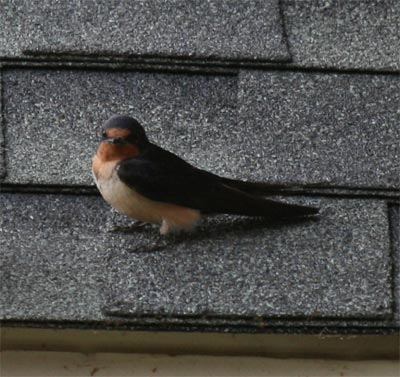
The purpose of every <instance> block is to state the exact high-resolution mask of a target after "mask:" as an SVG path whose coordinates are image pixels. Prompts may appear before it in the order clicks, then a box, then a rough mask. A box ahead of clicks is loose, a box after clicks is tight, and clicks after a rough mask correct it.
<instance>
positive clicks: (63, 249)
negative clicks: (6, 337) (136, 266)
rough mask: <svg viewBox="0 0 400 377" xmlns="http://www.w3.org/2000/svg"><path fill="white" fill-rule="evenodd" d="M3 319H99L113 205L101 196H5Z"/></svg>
mask: <svg viewBox="0 0 400 377" xmlns="http://www.w3.org/2000/svg"><path fill="white" fill-rule="evenodd" d="M0 208H1V209H2V216H1V218H0V249H1V255H0V261H1V274H0V280H1V284H0V286H1V294H0V312H1V313H0V317H1V318H2V319H10V318H16V319H19V320H23V319H35V320H52V319H68V320H74V319H80V320H83V319H87V320H91V319H93V320H94V319H96V318H99V317H100V316H99V313H100V307H101V305H102V295H101V292H102V290H101V287H102V282H103V281H104V265H105V263H106V262H105V255H106V249H105V248H104V246H103V238H104V237H103V232H102V230H101V229H102V226H103V223H106V221H107V214H108V208H107V207H106V205H105V204H104V202H103V201H102V200H101V199H100V198H98V197H94V196H92V197H79V196H63V195H31V194H1V195H0Z"/></svg>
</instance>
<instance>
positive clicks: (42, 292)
mask: <svg viewBox="0 0 400 377" xmlns="http://www.w3.org/2000/svg"><path fill="white" fill-rule="evenodd" d="M0 201H1V202H0V204H1V207H2V208H3V209H4V213H5V214H6V216H2V218H1V225H0V232H1V237H0V242H1V245H0V246H1V250H2V253H1V260H2V273H1V274H0V276H1V287H2V294H1V295H0V297H1V300H2V302H1V305H0V307H1V308H2V313H1V316H2V318H3V319H19V320H22V319H30V320H44V319H47V320H62V319H64V320H102V319H103V320H104V318H105V315H106V314H107V313H108V314H112V313H114V314H118V315H120V314H125V315H128V314H131V315H136V316H138V315H139V316H140V315H141V314H147V315H150V316H158V315H160V316H165V315H167V316H169V317H171V316H172V317H175V316H177V315H194V316H200V317H201V316H204V315H205V316H207V315H208V316H222V317H226V318H227V323H228V324H229V316H239V317H241V316H250V317H253V316H266V317H271V316H295V317H308V316H310V317H313V318H321V317H322V318H323V317H337V318H342V317H343V318H359V319H362V318H364V319H369V318H382V319H385V318H388V316H390V314H391V313H392V291H391V278H390V272H391V265H390V245H389V237H388V231H389V230H388V219H387V216H386V214H387V207H386V204H385V202H384V201H368V200H345V199H343V200H326V199H323V200H322V199H308V202H310V201H311V202H312V203H313V204H321V206H322V214H321V219H320V220H319V221H318V222H312V221H311V222H305V223H300V224H287V223H286V224H274V225H271V224H270V225H268V224H265V223H264V224H263V223H262V222H261V221H259V220H254V219H247V218H240V217H236V218H235V217H232V216H230V217H229V216H220V217H216V218H210V219H208V220H205V221H204V222H203V224H202V225H201V227H200V228H199V229H198V230H197V231H196V232H195V233H194V234H192V235H190V236H187V237H181V238H178V240H179V243H178V244H177V245H176V246H173V247H169V248H167V249H165V250H164V251H159V252H155V253H146V252H140V251H139V252H137V253H132V252H131V250H132V249H133V248H135V247H139V250H142V249H141V246H143V245H146V243H148V242H151V241H152V240H154V237H155V236H156V233H157V230H156V229H145V230H144V231H142V232H139V233H133V234H125V233H109V230H110V229H111V227H112V226H113V225H114V224H116V223H119V221H120V220H119V219H120V218H119V216H117V217H115V215H113V214H112V212H111V211H109V209H108V207H107V206H106V205H105V203H104V202H103V201H102V199H100V198H99V197H85V196H75V195H33V194H16V193H14V194H2V195H1V196H0ZM292 201H293V199H292ZM143 247H145V246H143ZM102 310H103V312H102ZM233 321H234V319H233Z"/></svg>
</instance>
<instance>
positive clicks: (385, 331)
mask: <svg viewBox="0 0 400 377" xmlns="http://www.w3.org/2000/svg"><path fill="white" fill-rule="evenodd" d="M0 324H1V325H2V326H3V327H10V328H13V327H14V328H15V327H17V328H50V329H51V328H55V329H103V330H131V331H134V330H143V331H163V332H170V331H181V332H195V331H198V332H214V333H215V332H223V333H226V332H230V333H244V334H260V333H265V334H316V335H321V336H323V335H330V334H332V335H335V334H338V335H342V334H346V335H352V334H354V335H359V334H377V335H390V334H398V331H399V328H398V327H396V326H392V327H379V326H372V327H365V328H362V327H357V326H343V327H341V326H335V327H327V326H316V327H311V326H310V327H309V326H305V325H298V326H290V327H286V326H276V327H265V328H259V327H254V326H243V325H241V326H227V325H224V326H211V325H205V326H201V325H187V324H182V325H177V324H166V323H160V324H151V325H146V324H138V323H123V322H115V323H114V324H112V323H111V322H110V321H104V322H87V321H79V322H78V321H46V320H43V321H25V320H1V321H0Z"/></svg>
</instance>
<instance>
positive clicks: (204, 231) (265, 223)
mask: <svg viewBox="0 0 400 377" xmlns="http://www.w3.org/2000/svg"><path fill="white" fill-rule="evenodd" d="M318 219H319V218H318V217H317V216H312V217H303V218H297V219H286V220H279V221H278V220H274V221H271V220H266V219H264V218H249V217H233V216H229V215H225V216H223V217H222V218H221V217H219V216H218V217H217V216H209V217H206V218H204V219H203V221H202V223H201V224H199V226H198V227H197V228H195V229H194V230H192V231H191V232H178V233H172V234H168V235H166V236H163V237H162V238H160V236H159V234H158V229H156V228H154V227H143V228H140V229H138V230H134V231H131V232H129V233H130V234H133V233H136V232H140V234H141V235H142V237H141V238H144V239H146V241H145V244H143V245H138V246H137V247H135V249H132V250H130V251H131V252H155V251H162V250H166V249H171V248H175V247H177V246H178V245H180V244H183V243H194V242H201V241H204V240H213V239H221V236H222V237H223V239H229V238H232V235H235V236H240V235H248V234H249V232H254V231H255V230H260V229H270V230H276V229H284V228H290V227H293V226H297V225H300V224H307V223H310V224H311V223H315V222H317V221H318ZM132 232H133V233H132ZM123 233H127V232H125V231H123ZM157 238H159V240H160V242H158V241H156V242H152V241H151V239H153V240H154V239H157Z"/></svg>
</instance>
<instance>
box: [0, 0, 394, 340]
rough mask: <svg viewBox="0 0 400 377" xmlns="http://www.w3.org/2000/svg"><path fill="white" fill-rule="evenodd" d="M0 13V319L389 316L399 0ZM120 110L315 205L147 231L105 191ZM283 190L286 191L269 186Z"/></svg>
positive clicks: (252, 324) (365, 324)
mask: <svg viewBox="0 0 400 377" xmlns="http://www.w3.org/2000/svg"><path fill="white" fill-rule="evenodd" d="M2 10H3V11H2V12H0V24H1V25H2V27H1V28H0V96H1V98H0V114H1V117H0V179H1V181H0V188H1V190H0V191H1V192H0V209H1V213H0V248H1V250H2V252H1V253H0V260H1V264H0V266H1V267H0V271H1V272H0V284H1V295H0V303H1V305H0V318H1V320H2V321H3V322H4V323H8V324H13V325H15V326H23V325H24V324H35V325H36V326H50V325H53V326H54V325H56V326H59V327H65V326H71V324H73V326H85V327H91V326H96V327H106V328H107V327H109V326H112V327H114V328H117V327H119V326H123V327H125V328H126V327H129V328H140V329H151V330H159V329H184V330H190V331H196V330H204V329H210V330H213V331H252V332H265V331H269V332H299V331H300V332H315V331H317V332H319V331H322V330H323V331H324V332H332V333H346V332H349V331H351V332H358V333H365V332H371V331H373V332H377V331H378V332H381V333H385V332H390V331H394V330H395V331H398V329H399V326H400V322H399V319H400V297H399V291H400V286H399V281H400V271H399V268H398V265H399V259H400V245H399V232H400V228H399V226H400V225H399V201H400V180H399V177H400V175H399V171H400V165H399V161H400V131H399V130H400V112H399V104H400V94H399V93H400V75H399V70H400V58H399V56H400V55H399V53H398V51H399V49H400V22H399V21H400V7H399V6H398V3H397V2H396V1H395V0H393V1H391V0H390V1H385V2H382V1H378V0H373V1H369V2H358V1H357V2H356V1H347V2H343V1H326V2H315V1H311V0H310V1H308V0H306V1H304V0H281V1H278V0H268V1H259V0H246V1H214V0H210V1H208V0H207V1H197V0H196V1H190V2H189V1H187V2H182V1H176V0H168V1H158V0H151V1H150V0H145V1H137V2H129V1H122V2H118V3H116V2H108V1H98V2H96V3H94V2H80V1H72V2H60V1H57V2H54V1H47V0H46V1H41V2H37V1H26V0H6V1H3V3H2ZM113 114H129V115H131V116H133V117H135V118H137V119H138V120H140V121H141V122H142V123H143V125H144V127H145V129H146V131H147V133H148V135H149V138H150V139H151V140H152V141H153V142H155V143H156V144H158V145H161V146H162V147H164V148H166V149H168V150H170V151H172V152H174V153H177V154H178V155H180V156H182V157H183V158H184V159H186V160H187V161H189V162H190V163H192V164H194V165H195V166H198V167H200V168H203V169H206V170H209V171H212V172H214V173H217V174H220V175H223V176H226V177H237V178H241V179H247V180H260V181H266V182H270V183H272V184H279V185H281V186H283V189H280V190H275V191H274V192H271V196H272V197H276V198H277V199H279V200H283V201H288V202H293V203H303V204H304V203H305V204H310V205H314V206H319V207H320V208H321V214H320V216H319V217H318V219H315V220H309V221H302V222H293V221H292V222H275V223H271V222H270V223H267V222H265V221H262V220H260V219H249V218H245V217H235V216H227V215H222V216H213V217H207V218H205V219H203V220H202V222H201V223H200V225H199V227H198V228H197V229H196V230H195V231H194V232H192V233H189V234H186V235H177V236H175V237H171V238H169V239H167V241H166V243H167V245H166V247H165V248H164V249H162V250H159V251H153V252H149V251H148V246H149V244H150V243H151V242H153V241H154V239H155V238H156V237H157V232H158V230H157V228H154V227H151V226H148V227H145V228H143V229H142V230H140V231H136V232H131V233H127V232H122V231H116V230H115V227H116V226H126V225H129V224H130V221H129V220H127V219H126V218H125V217H124V216H122V215H119V214H117V213H116V212H114V210H112V209H110V207H109V206H108V205H107V204H106V203H105V202H104V200H103V199H102V198H101V197H100V196H99V195H98V192H97V189H96V188H95V186H94V182H93V179H92V176H91V167H90V165H91V158H92V156H93V154H94V153H95V150H96V145H97V142H98V137H99V131H100V127H101V125H102V123H103V122H104V121H105V120H106V119H107V118H108V117H109V116H111V115H113ZM277 195H279V196H277Z"/></svg>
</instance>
